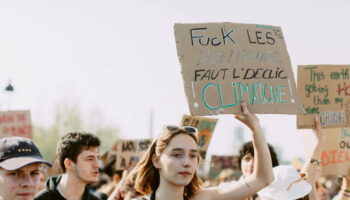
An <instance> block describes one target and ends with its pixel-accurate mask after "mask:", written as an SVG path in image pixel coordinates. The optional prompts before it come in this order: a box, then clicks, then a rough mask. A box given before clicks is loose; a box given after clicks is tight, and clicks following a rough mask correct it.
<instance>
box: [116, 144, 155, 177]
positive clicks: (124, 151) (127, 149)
mask: <svg viewBox="0 0 350 200" xmlns="http://www.w3.org/2000/svg"><path fill="white" fill-rule="evenodd" d="M151 143H152V140H151V139H140V140H119V141H118V142H117V143H116V145H115V146H114V147H113V148H112V151H114V152H115V153H116V156H117V157H116V158H117V160H116V170H124V169H127V168H129V167H130V166H134V165H136V164H137V162H138V161H139V160H140V159H141V157H142V155H143V154H144V153H145V152H146V150H147V149H148V147H149V146H150V145H151Z"/></svg>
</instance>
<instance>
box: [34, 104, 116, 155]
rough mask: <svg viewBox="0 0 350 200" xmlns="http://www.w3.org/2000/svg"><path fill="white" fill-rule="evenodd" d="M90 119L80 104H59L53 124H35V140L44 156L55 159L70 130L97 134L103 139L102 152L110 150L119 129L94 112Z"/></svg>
mask: <svg viewBox="0 0 350 200" xmlns="http://www.w3.org/2000/svg"><path fill="white" fill-rule="evenodd" d="M91 116H94V117H90V118H89V119H86V118H84V117H83V115H82V113H81V111H80V109H79V106H76V105H67V104H64V105H59V106H57V107H56V109H55V113H54V120H53V123H52V125H51V126H49V127H48V128H43V127H40V126H37V125H33V140H34V142H35V144H36V145H37V146H38V148H39V149H40V151H41V153H42V155H43V156H44V158H46V159H47V160H49V161H53V159H54V158H55V154H56V147H57V143H58V141H59V139H60V138H61V137H62V136H63V135H65V134H66V133H68V132H72V131H80V132H90V133H93V134H96V135H97V136H98V137H99V138H100V139H101V141H102V144H101V147H100V152H104V151H107V150H109V149H110V148H111V147H112V146H113V145H114V143H115V142H116V140H117V139H118V129H117V128H116V127H114V126H112V125H108V124H107V125H106V124H103V117H102V116H101V114H99V113H96V112H95V113H93V114H92V115H91Z"/></svg>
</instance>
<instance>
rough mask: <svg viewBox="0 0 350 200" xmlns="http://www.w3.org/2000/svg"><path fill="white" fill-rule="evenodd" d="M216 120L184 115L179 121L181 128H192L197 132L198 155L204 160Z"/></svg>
mask: <svg viewBox="0 0 350 200" xmlns="http://www.w3.org/2000/svg"><path fill="white" fill-rule="evenodd" d="M217 122H218V119H213V118H207V117H195V116H189V115H184V116H183V117H182V120H181V126H193V127H196V128H197V130H198V134H197V138H198V146H199V154H200V155H201V156H202V158H203V159H205V156H206V154H207V150H208V146H209V143H210V139H211V136H212V134H213V132H214V129H215V126H216V123H217Z"/></svg>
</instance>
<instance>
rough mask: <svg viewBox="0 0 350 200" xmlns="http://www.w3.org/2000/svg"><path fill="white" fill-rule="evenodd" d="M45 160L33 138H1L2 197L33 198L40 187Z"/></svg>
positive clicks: (9, 199) (0, 184)
mask: <svg viewBox="0 0 350 200" xmlns="http://www.w3.org/2000/svg"><path fill="white" fill-rule="evenodd" d="M42 163H44V164H46V165H48V166H51V165H50V163H49V162H47V161H46V160H44V158H43V157H42V156H41V154H40V151H39V149H38V148H37V147H36V146H35V144H34V143H33V141H32V140H30V139H28V138H24V137H4V138H1V139H0V199H2V200H32V199H34V197H35V194H36V192H37V191H38V187H39V180H40V172H39V170H40V167H41V165H42Z"/></svg>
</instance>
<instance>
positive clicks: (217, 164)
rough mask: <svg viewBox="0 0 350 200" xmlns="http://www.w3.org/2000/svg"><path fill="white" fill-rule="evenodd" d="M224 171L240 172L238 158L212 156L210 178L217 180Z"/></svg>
mask: <svg viewBox="0 0 350 200" xmlns="http://www.w3.org/2000/svg"><path fill="white" fill-rule="evenodd" d="M224 169H232V170H234V171H239V167H238V156H218V155H212V156H211V163H210V170H209V176H210V177H211V178H215V177H216V176H218V175H219V174H220V172H221V171H222V170H224Z"/></svg>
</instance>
